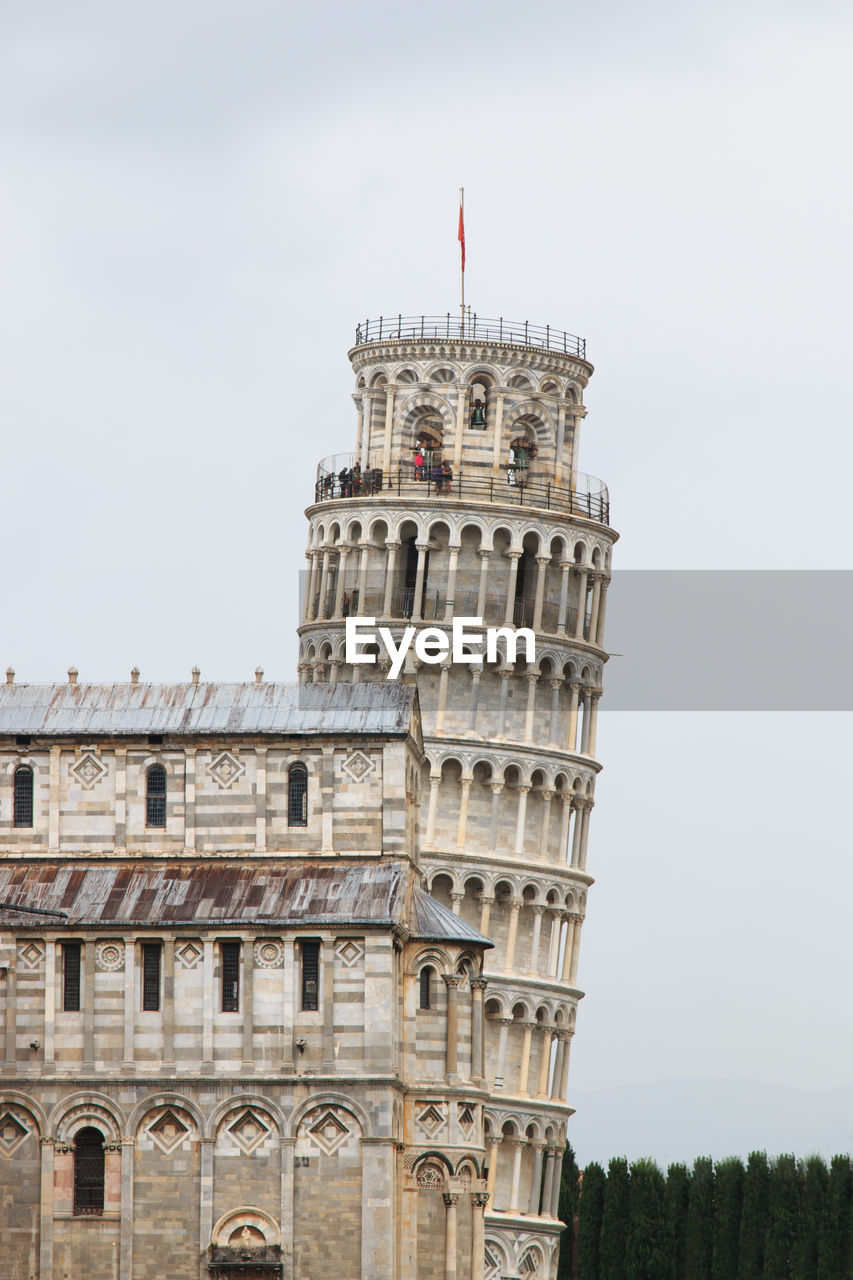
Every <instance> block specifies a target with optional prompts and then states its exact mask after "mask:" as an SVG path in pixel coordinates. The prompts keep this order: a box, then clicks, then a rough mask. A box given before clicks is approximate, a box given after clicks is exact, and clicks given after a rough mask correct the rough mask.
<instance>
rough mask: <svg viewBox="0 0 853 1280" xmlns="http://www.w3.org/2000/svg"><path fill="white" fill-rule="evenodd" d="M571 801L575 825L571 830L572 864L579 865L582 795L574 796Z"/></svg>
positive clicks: (583, 803) (583, 805)
mask: <svg viewBox="0 0 853 1280" xmlns="http://www.w3.org/2000/svg"><path fill="white" fill-rule="evenodd" d="M572 803H573V808H574V811H575V827H574V831H573V832H572V866H573V867H579V866H580V861H581V835H582V834H583V815H584V808H585V802H584V799H583V796H578V795H576V796H574V797H573V801H572Z"/></svg>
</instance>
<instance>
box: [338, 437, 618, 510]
mask: <svg viewBox="0 0 853 1280" xmlns="http://www.w3.org/2000/svg"><path fill="white" fill-rule="evenodd" d="M572 481H573V483H572V485H571V486H566V485H558V484H553V483H552V482H551V481H550V480H547V479H545V478H544V477H540V476H537V475H536V473H535V472H533V473H532V474H531V473H530V472H527V471H521V470H517V469H514V468H513V467H512V466H505V467H503V468H501V470H500V473H499V474H498V475H494V474H493V473H492V471H491V469H487V468H481V467H470V468H468V469H466V468H465V467H461V468H460V469H459V470H458V471H456V472H454V473H451V474H450V475H446V474H440V473H438V471H437V469H436V472H435V473H434V472H432V471H430V470H428V469H426V468H424V471H423V473H422V474H418V473H416V470H415V467H414V466H413V464H412V463H410V462H408V463H402V464H401V465H400V466H397V467H394V468H393V469H392V470H391V471H390V472H389V473H388V475H385V474H384V473H383V471H382V468H381V467H377V466H367V467H365V468H364V469H363V470H362V469H361V468H358V467H357V466H356V459H355V456H354V455H353V454H343V453H337V454H333V455H332V456H331V457H328V458H324V459H323V461H322V462H320V463H319V464H318V467H317V480H316V482H315V485H314V501H315V502H335V501H340V500H341V499H344V500H346V499H352V500H356V499H357V500H358V501H363V500H365V499H376V500H378V501H380V502H382V501H386V500H387V499H388V498H391V497H398V498H407V499H410V500H411V499H415V500H416V501H422V500H426V499H429V500H430V501H431V502H436V503H438V504H441V503H443V502H493V503H495V504H497V505H499V506H520V507H539V508H540V509H543V510H545V511H558V512H560V513H561V514H562V515H570V516H572V515H577V516H584V517H586V519H588V520H596V521H597V522H598V523H599V524H605V525H609V524H610V495H609V493H608V490H607V485H606V484H605V483H604V481H603V480H598V479H597V478H596V477H595V476H588V475H584V474H583V473H582V472H579V471H576V472H575V473H574V474H573V476H572Z"/></svg>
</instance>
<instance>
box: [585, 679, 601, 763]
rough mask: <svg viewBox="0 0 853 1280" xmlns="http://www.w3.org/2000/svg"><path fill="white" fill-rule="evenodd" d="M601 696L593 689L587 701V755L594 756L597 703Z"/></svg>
mask: <svg viewBox="0 0 853 1280" xmlns="http://www.w3.org/2000/svg"><path fill="white" fill-rule="evenodd" d="M600 698H601V694H600V692H599V691H598V690H597V689H594V690H593V691H592V693H591V694H590V700H589V742H588V743H587V755H590V756H594V755H595V738H596V731H597V729H598V703H599V699H600Z"/></svg>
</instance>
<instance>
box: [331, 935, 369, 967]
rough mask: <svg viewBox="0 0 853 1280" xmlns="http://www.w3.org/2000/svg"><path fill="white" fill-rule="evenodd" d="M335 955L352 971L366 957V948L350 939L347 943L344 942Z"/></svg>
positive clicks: (337, 948)
mask: <svg viewBox="0 0 853 1280" xmlns="http://www.w3.org/2000/svg"><path fill="white" fill-rule="evenodd" d="M335 955H336V956H337V957H338V959H339V960H340V961H341V963H342V964H344V965H346V967H347V968H348V969H351V968H352V967H353V965H356V964H358V962H359V960H360V959H361V957H362V956H363V955H364V947H362V946H360V945H359V944H358V943H357V942H354V941H353V940H352V938H348V939H347V941H346V942H342V943H341V944H340V946H339V947H336V948H335Z"/></svg>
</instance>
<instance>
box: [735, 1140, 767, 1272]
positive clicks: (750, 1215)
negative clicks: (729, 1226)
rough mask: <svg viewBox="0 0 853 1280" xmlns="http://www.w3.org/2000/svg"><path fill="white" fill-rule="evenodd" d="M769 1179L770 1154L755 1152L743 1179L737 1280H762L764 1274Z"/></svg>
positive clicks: (747, 1163) (747, 1165) (750, 1158)
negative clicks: (768, 1160) (768, 1164)
mask: <svg viewBox="0 0 853 1280" xmlns="http://www.w3.org/2000/svg"><path fill="white" fill-rule="evenodd" d="M769 1178H770V1174H769V1170H768V1168H767V1153H766V1152H765V1151H753V1152H752V1153H751V1154H750V1157H749V1159H748V1160H747V1162H746V1172H745V1174H744V1179H743V1212H742V1213H741V1219H740V1250H739V1254H738V1271H737V1276H738V1280H761V1277H762V1275H763V1274H764V1237H765V1235H766V1233H767V1196H768V1183H769Z"/></svg>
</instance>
